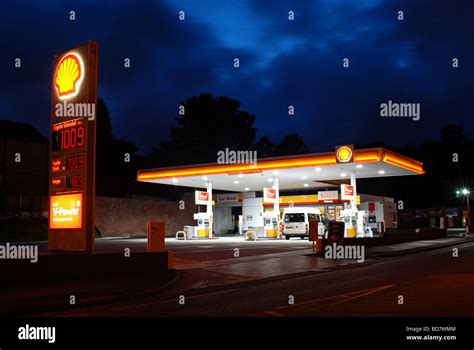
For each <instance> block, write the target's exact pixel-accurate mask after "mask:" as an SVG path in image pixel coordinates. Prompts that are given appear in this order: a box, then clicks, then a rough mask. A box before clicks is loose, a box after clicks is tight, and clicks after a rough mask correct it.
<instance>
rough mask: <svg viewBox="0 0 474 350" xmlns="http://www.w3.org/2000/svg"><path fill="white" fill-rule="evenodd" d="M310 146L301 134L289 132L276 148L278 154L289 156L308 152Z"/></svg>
mask: <svg viewBox="0 0 474 350" xmlns="http://www.w3.org/2000/svg"><path fill="white" fill-rule="evenodd" d="M308 152H309V148H308V146H306V144H305V143H304V141H303V138H302V137H301V136H298V135H297V134H288V135H286V136H285V138H284V139H283V141H282V142H281V143H280V144H278V145H277V146H276V148H275V155H276V156H288V155H293V154H304V153H308Z"/></svg>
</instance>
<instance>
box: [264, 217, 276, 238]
mask: <svg viewBox="0 0 474 350" xmlns="http://www.w3.org/2000/svg"><path fill="white" fill-rule="evenodd" d="M277 225H278V217H277V215H276V213H275V212H274V211H266V212H264V213H263V232H264V237H265V238H277V232H278V231H277Z"/></svg>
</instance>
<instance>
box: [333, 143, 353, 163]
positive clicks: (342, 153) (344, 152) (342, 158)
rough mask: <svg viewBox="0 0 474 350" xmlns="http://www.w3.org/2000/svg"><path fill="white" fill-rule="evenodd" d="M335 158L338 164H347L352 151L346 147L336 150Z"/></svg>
mask: <svg viewBox="0 0 474 350" xmlns="http://www.w3.org/2000/svg"><path fill="white" fill-rule="evenodd" d="M336 157H337V159H338V160H339V162H342V163H346V162H349V161H350V160H351V158H352V150H351V149H350V148H349V147H347V146H342V147H340V148H339V149H338V150H337V153H336Z"/></svg>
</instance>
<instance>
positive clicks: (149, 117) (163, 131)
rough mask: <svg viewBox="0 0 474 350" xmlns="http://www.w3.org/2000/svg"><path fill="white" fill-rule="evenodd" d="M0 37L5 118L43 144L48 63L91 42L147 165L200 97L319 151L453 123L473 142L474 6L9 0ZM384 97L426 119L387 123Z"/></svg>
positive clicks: (359, 0)
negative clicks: (183, 109)
mask: <svg viewBox="0 0 474 350" xmlns="http://www.w3.org/2000/svg"><path fill="white" fill-rule="evenodd" d="M71 10H73V11H75V12H76V20H75V21H70V20H69V15H70V13H69V12H70V11H71ZM180 10H183V11H185V16H186V19H185V21H179V19H178V12H179V11H180ZM399 10H402V11H403V12H404V20H403V21H399V20H397V15H398V14H397V12H398V11H399ZM288 11H294V13H295V20H294V21H289V20H288ZM0 33H1V34H0V47H1V55H0V77H1V81H2V84H1V87H0V119H9V120H16V121H20V122H28V123H31V124H33V126H35V127H36V128H38V129H39V130H40V131H41V132H42V133H43V134H44V135H45V136H48V130H49V121H50V115H49V114H50V103H51V99H50V93H51V87H50V84H51V70H52V67H51V64H52V56H53V54H54V53H59V52H62V51H64V50H67V49H69V48H72V47H74V46H77V45H79V44H83V43H85V42H86V41H87V40H90V39H93V40H96V41H97V42H98V43H99V62H100V65H99V96H101V97H102V98H103V99H104V100H105V102H106V104H107V105H108V107H109V110H110V113H111V118H112V125H113V132H114V136H115V137H119V138H122V137H127V138H128V139H130V140H131V141H133V142H134V143H136V144H137V145H138V146H139V148H140V152H142V153H144V152H146V151H148V150H149V148H150V147H151V146H153V145H158V144H159V142H160V141H165V140H166V139H167V138H168V135H169V128H170V127H171V126H173V125H174V118H175V117H176V115H177V111H178V105H179V103H180V101H183V100H186V99H187V98H189V97H191V96H193V95H198V94H200V93H203V92H210V93H212V94H214V95H217V96H219V95H225V96H229V97H231V98H235V99H238V100H240V101H241V102H242V108H243V109H245V110H247V111H248V112H250V113H252V114H255V115H256V127H257V128H258V129H259V132H258V136H262V135H268V136H269V137H270V139H271V140H272V141H274V142H278V141H280V140H281V138H282V137H283V136H284V135H286V134H288V133H291V132H296V133H298V134H300V135H301V136H303V138H304V140H305V142H306V143H307V144H308V145H309V146H310V147H311V149H312V150H313V151H328V150H332V149H333V147H334V145H336V144H341V143H368V142H373V141H379V140H382V141H385V142H386V143H387V144H390V145H405V144H410V143H419V142H422V141H425V140H427V139H429V138H434V139H436V138H438V133H439V129H440V128H441V127H442V126H444V125H446V124H450V123H460V124H463V125H464V128H465V131H466V134H467V135H468V136H470V137H474V132H473V125H474V118H473V117H474V79H473V78H474V69H473V64H474V2H473V1H472V0H465V1H458V0H452V1H448V0H445V1H441V0H423V1H422V0H420V1H418V0H408V1H398V0H397V1H387V0H386V1H384V0H353V1H343V0H310V1H301V0H299V1H276V0H273V1H263V0H240V1H238V0H229V1H226V0H163V1H153V2H152V1H134V0H133V1H132V0H130V1H80V2H79V1H77V2H66V1H46V0H41V1H28V2H25V1H14V2H9V1H6V2H5V1H2V9H1V12H0ZM17 57H19V58H21V59H22V67H21V68H20V69H18V68H15V67H14V60H15V58H17ZM346 57H347V58H349V60H350V61H349V63H350V67H349V68H348V69H347V68H343V66H342V60H343V58H346ZM125 58H130V59H131V68H129V69H127V68H124V59H125ZM234 58H239V59H240V68H238V69H236V68H234V66H233V63H234V62H233V60H234ZM453 58H458V59H459V68H453V67H452V59H453ZM389 99H390V100H392V101H395V102H402V103H408V102H417V103H421V119H420V120H419V121H417V122H415V121H412V120H411V119H406V118H391V119H388V118H386V119H384V118H381V117H380V115H379V106H380V104H381V103H384V102H387V101H388V100H389ZM289 105H294V106H295V115H294V116H289V115H288V106H289ZM214 131H217V132H219V130H218V128H217V129H216V130H214Z"/></svg>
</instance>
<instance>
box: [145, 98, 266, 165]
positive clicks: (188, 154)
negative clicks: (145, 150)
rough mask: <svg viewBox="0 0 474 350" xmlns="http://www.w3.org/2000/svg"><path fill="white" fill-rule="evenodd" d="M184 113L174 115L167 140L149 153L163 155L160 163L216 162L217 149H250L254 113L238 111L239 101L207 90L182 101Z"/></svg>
mask: <svg viewBox="0 0 474 350" xmlns="http://www.w3.org/2000/svg"><path fill="white" fill-rule="evenodd" d="M181 105H182V106H183V107H184V111H183V112H184V113H183V115H180V116H178V117H177V118H176V122H177V124H178V125H177V126H176V127H173V128H172V129H171V135H170V140H169V141H166V142H162V143H161V149H160V150H154V151H152V154H151V156H153V155H154V156H159V157H163V158H164V159H163V162H162V163H167V164H180V163H186V164H189V163H190V162H193V163H202V162H216V158H217V152H218V151H222V150H225V149H226V148H229V149H231V150H236V151H237V150H242V151H246V150H250V149H252V146H253V142H254V140H255V135H256V131H257V129H256V128H255V127H254V126H253V124H254V122H255V116H254V115H251V114H250V113H248V112H246V111H242V110H240V102H239V101H238V100H233V99H230V98H228V97H224V96H220V97H214V96H213V95H211V94H209V93H206V94H201V95H199V96H195V97H191V98H190V99H188V100H186V101H185V102H182V103H181Z"/></svg>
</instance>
